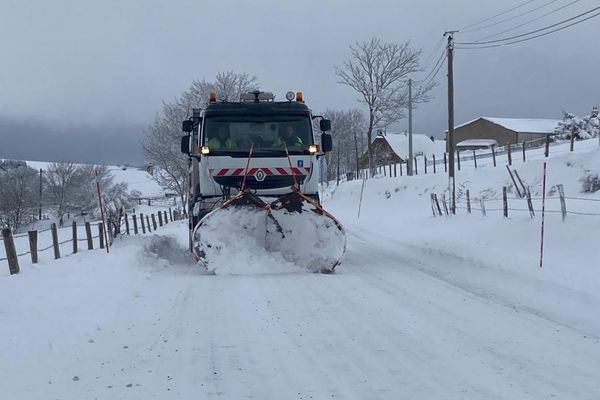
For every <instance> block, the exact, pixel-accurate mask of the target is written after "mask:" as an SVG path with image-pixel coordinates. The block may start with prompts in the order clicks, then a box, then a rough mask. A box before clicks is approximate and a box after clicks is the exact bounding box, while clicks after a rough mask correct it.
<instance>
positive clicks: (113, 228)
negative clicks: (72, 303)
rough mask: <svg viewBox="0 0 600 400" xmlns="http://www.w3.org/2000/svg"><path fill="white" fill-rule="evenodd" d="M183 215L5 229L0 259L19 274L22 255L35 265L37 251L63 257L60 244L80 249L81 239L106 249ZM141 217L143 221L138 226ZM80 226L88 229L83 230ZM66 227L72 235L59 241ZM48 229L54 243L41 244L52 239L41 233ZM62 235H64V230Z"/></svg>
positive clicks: (165, 212) (165, 213)
mask: <svg viewBox="0 0 600 400" xmlns="http://www.w3.org/2000/svg"><path fill="white" fill-rule="evenodd" d="M144 217H145V220H144ZM182 218H183V214H182V213H181V212H180V211H179V210H172V209H171V208H168V209H167V208H165V209H162V210H156V211H155V212H153V213H150V214H143V213H139V214H135V213H134V214H129V213H123V214H122V215H120V216H119V218H118V222H115V221H113V220H111V219H109V220H108V221H107V223H106V224H103V223H102V222H101V221H95V222H86V223H84V225H80V224H77V222H75V221H73V223H72V224H71V226H63V227H60V228H59V227H57V226H56V223H53V224H52V226H51V227H50V228H49V229H43V230H32V231H29V232H27V233H24V234H18V235H13V234H12V232H11V231H10V229H3V230H2V240H1V241H2V242H3V244H4V250H5V254H4V255H0V261H8V266H9V271H10V273H11V275H12V274H16V273H19V258H22V257H25V256H27V255H30V256H31V262H32V263H33V264H35V263H37V262H38V254H40V253H43V252H46V251H48V250H51V249H54V258H55V259H59V258H61V255H60V250H61V246H64V245H67V244H69V243H71V244H73V249H72V252H71V253H69V254H67V255H71V254H75V253H77V252H79V251H80V249H79V246H78V245H77V244H78V243H80V242H87V244H88V246H87V250H93V249H95V248H99V249H103V248H105V247H108V246H111V245H112V244H113V241H114V239H115V238H117V237H119V236H121V237H122V236H123V235H140V234H142V235H143V234H150V233H152V232H153V231H155V230H157V229H158V228H160V227H162V226H164V225H166V224H168V223H169V222H172V221H176V220H180V219H182ZM138 220H139V221H140V224H139V225H138ZM92 226H95V227H96V228H97V232H98V233H96V234H92V233H91V232H92ZM80 228H85V229H84V230H83V231H81V230H80ZM65 230H69V231H71V234H70V237H68V238H67V239H64V240H59V239H58V238H59V233H60V232H61V231H65ZM49 231H50V232H51V233H52V234H51V237H50V239H51V240H50V241H51V243H50V244H49V245H41V246H40V241H41V240H43V239H45V240H48V239H49V238H48V235H41V234H42V233H45V232H49ZM60 236H63V237H64V232H63V234H61V235H60ZM105 236H106V237H107V239H108V240H107V242H108V243H105ZM24 238H27V244H25V243H24V242H25V240H24ZM25 246H28V248H27V249H24V247H25ZM96 246H97V247H96ZM18 247H20V248H21V249H22V250H21V251H18V250H17V248H18Z"/></svg>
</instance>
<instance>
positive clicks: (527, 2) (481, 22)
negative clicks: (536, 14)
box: [459, 0, 536, 31]
mask: <svg viewBox="0 0 600 400" xmlns="http://www.w3.org/2000/svg"><path fill="white" fill-rule="evenodd" d="M534 1H536V0H529V1H526V2H525V3H522V4H519V5H518V6H516V7H513V8H511V9H509V10H506V11H503V12H501V13H499V14H496V15H493V16H491V17H489V18H486V19H483V20H481V21H479V22H476V23H474V24H470V25H467V26H464V27H462V28H460V29H459V31H464V30H466V29H469V28H471V27H474V26H477V25H481V24H483V23H484V22H487V21H490V20H492V19H494V18H497V17H501V16H503V15H505V14H508V13H509V12H511V11H514V10H516V9H519V8H521V7H524V6H526V5H527V4H529V3H533V2H534Z"/></svg>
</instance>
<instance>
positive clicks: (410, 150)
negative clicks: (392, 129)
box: [408, 79, 414, 176]
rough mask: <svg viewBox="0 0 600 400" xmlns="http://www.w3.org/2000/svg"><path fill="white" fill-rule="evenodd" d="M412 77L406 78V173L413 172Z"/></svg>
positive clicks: (410, 173)
mask: <svg viewBox="0 0 600 400" xmlns="http://www.w3.org/2000/svg"><path fill="white" fill-rule="evenodd" d="M413 166H414V162H413V132H412V79H409V80H408V175H410V176H412V174H413Z"/></svg>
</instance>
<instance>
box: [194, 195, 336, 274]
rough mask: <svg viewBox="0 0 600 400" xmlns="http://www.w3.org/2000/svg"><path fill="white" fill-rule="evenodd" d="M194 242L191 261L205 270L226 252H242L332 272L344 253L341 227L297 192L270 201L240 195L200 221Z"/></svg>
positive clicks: (309, 199) (312, 201)
mask: <svg viewBox="0 0 600 400" xmlns="http://www.w3.org/2000/svg"><path fill="white" fill-rule="evenodd" d="M193 240H194V245H193V253H194V258H195V259H196V260H197V261H198V263H199V264H201V265H202V266H204V267H205V268H206V269H207V270H208V271H210V270H211V260H213V259H215V258H218V257H222V256H224V255H225V253H224V252H235V251H237V252H238V253H239V255H240V256H242V257H243V256H244V255H243V254H242V253H243V249H249V250H250V251H256V250H257V249H259V250H265V251H267V252H271V253H274V252H276V253H279V254H280V255H281V256H282V257H283V258H284V259H285V260H286V261H288V262H291V263H293V264H295V265H297V266H300V267H303V268H305V269H307V270H310V271H312V272H322V273H332V272H334V271H335V267H336V266H337V265H339V264H340V263H341V261H342V258H343V256H344V253H345V252H346V234H345V231H344V228H343V226H342V225H341V224H340V223H339V221H337V220H336V219H335V218H334V217H333V216H332V215H331V214H329V213H328V212H327V211H325V210H324V209H323V208H322V207H321V206H320V205H319V204H318V203H317V202H316V201H315V200H313V199H312V198H310V197H308V196H306V195H304V194H303V193H301V192H300V191H298V190H295V191H293V192H292V193H289V194H286V195H284V196H281V197H279V198H277V199H276V200H275V201H273V202H270V203H268V202H265V201H264V200H263V199H262V198H260V197H258V196H256V195H253V194H251V193H249V192H247V191H244V192H240V193H238V194H237V195H235V196H232V197H231V198H229V199H228V200H226V201H225V202H223V203H222V204H221V205H220V206H219V207H218V208H217V209H215V210H213V211H212V212H210V213H208V214H207V215H206V216H205V217H204V218H202V220H200V222H198V224H197V225H196V227H195V228H194V232H193ZM240 249H241V250H240ZM231 256H235V254H232V255H231ZM237 261H238V262H239V261H240V260H237ZM232 262H234V260H232Z"/></svg>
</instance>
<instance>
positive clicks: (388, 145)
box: [358, 132, 446, 169]
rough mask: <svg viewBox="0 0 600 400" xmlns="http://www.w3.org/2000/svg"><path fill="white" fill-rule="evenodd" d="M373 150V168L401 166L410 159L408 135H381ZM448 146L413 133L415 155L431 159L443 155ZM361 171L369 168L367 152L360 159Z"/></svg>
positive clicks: (376, 140) (375, 141)
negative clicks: (433, 156)
mask: <svg viewBox="0 0 600 400" xmlns="http://www.w3.org/2000/svg"><path fill="white" fill-rule="evenodd" d="M371 147H372V149H373V166H374V167H381V166H385V165H393V164H401V163H403V162H406V160H407V159H408V133H406V132H404V133H380V134H378V135H377V136H376V137H375V139H373V143H372V145H371ZM445 147H446V144H445V142H444V141H441V140H434V139H433V140H432V138H430V137H429V136H427V135H422V134H416V133H413V155H414V156H415V157H417V156H422V155H424V156H427V157H431V156H432V155H433V154H435V155H442V154H443V153H444V151H445V150H444V149H445ZM358 165H359V168H360V169H367V168H369V155H368V153H367V152H365V153H364V154H363V155H362V156H361V157H360V158H359V159H358Z"/></svg>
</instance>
